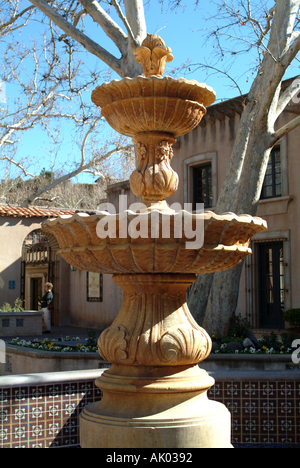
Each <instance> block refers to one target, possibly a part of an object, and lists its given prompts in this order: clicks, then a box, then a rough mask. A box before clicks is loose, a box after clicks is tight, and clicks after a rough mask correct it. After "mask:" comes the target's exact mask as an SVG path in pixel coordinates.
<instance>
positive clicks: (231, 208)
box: [188, 55, 282, 336]
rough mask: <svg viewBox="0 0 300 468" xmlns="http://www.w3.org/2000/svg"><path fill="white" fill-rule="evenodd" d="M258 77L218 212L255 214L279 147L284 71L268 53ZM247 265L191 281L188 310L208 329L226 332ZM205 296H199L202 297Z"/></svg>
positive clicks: (241, 125)
mask: <svg viewBox="0 0 300 468" xmlns="http://www.w3.org/2000/svg"><path fill="white" fill-rule="evenodd" d="M261 70H264V71H262V72H261V73H260V74H258V75H257V77H256V79H255V81H254V83H253V85H252V88H251V91H250V93H249V95H248V100H247V101H246V105H245V108H244V111H243V114H242V117H241V121H240V125H239V128H238V131H237V135H236V139H235V144H234V147H233V152H232V156H231V159H230V163H229V166H228V170H227V174H226V177H225V181H224V183H223V186H222V190H221V193H220V197H219V200H218V203H217V206H216V210H215V211H216V213H218V214H222V213H224V212H234V213H235V214H237V215H240V214H250V215H252V216H255V214H256V211H257V205H258V202H259V198H260V193H261V188H262V184H263V180H264V175H265V172H266V167H267V164H268V160H269V155H270V152H271V149H272V146H273V145H274V138H273V135H274V124H275V121H276V118H275V109H276V108H277V103H278V98H279V92H280V85H281V80H282V71H281V70H280V67H279V66H278V64H276V62H275V61H274V60H273V59H272V57H271V55H267V56H266V57H265V59H264V63H263V64H262V67H261ZM242 266H243V264H241V265H239V266H238V267H235V268H233V269H230V270H228V271H223V272H218V273H215V274H214V275H199V276H198V278H197V280H196V282H195V283H194V284H193V285H192V287H191V289H190V292H189V296H188V304H189V308H190V310H191V312H192V314H193V316H194V318H195V319H196V321H197V322H198V323H199V324H200V325H202V326H203V327H204V328H205V329H206V330H207V331H208V333H210V334H211V335H216V336H226V334H227V332H228V328H229V325H230V320H231V318H232V316H233V315H234V314H235V311H236V307H237V302H238V294H239V283H240V277H241V272H242ZM199 298H200V300H199Z"/></svg>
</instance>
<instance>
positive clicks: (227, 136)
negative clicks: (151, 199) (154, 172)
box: [168, 97, 300, 329]
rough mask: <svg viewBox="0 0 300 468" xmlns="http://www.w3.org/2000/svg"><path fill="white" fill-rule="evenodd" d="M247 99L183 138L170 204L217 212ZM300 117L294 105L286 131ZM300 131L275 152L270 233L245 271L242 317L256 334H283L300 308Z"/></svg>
mask: <svg viewBox="0 0 300 468" xmlns="http://www.w3.org/2000/svg"><path fill="white" fill-rule="evenodd" d="M242 99H243V97H238V98H236V99H231V100H229V101H225V102H222V103H220V104H217V105H214V106H211V107H209V108H208V109H207V110H208V112H207V115H206V116H205V117H204V118H203V120H202V122H201V123H200V125H199V126H198V127H197V128H195V129H194V130H193V131H192V132H190V133H188V134H187V135H184V136H182V137H180V138H178V139H177V143H176V144H175V145H174V157H173V159H172V167H173V169H174V170H175V171H176V172H177V173H178V174H179V179H180V182H179V189H178V191H177V193H176V194H174V195H173V196H172V197H170V198H169V199H168V203H170V204H172V203H174V202H179V203H181V204H184V203H192V204H193V206H195V204H196V203H197V202H198V203H204V205H205V209H207V210H212V211H213V210H214V207H215V205H216V203H217V199H218V196H219V194H220V191H221V187H222V184H223V181H224V178H225V174H226V170H227V166H228V164H229V160H230V156H231V152H232V148H233V144H234V140H235V135H236V131H237V128H238V125H239V121H240V116H241V114H242V111H243V105H242ZM295 114H298V115H299V114H300V106H299V105H290V106H288V107H287V108H286V110H285V111H284V113H283V114H282V115H281V117H280V119H279V121H278V124H279V125H280V127H281V126H282V125H284V124H286V123H287V122H289V121H290V120H292V118H294V117H295ZM299 148H300V130H299V128H297V129H295V130H294V131H292V132H290V133H289V134H288V135H286V136H285V137H283V138H282V140H281V141H279V142H278V144H277V145H276V147H275V148H274V149H273V150H272V153H271V156H270V159H269V165H268V168H267V172H266V176H265V181H264V186H263V189H262V194H261V199H260V202H259V206H258V211H257V216H259V217H262V218H263V219H265V220H266V221H267V223H268V230H267V231H265V232H263V233H261V234H257V235H255V236H254V238H253V242H252V246H251V247H252V250H253V255H251V256H249V257H248V258H247V259H246V261H245V265H244V268H243V273H242V277H241V283H240V292H239V302H238V308H237V314H241V315H242V316H243V317H247V319H248V320H249V322H250V323H251V326H252V328H253V329H283V328H285V323H284V320H283V311H284V310H287V309H289V308H299V307H300V288H299V284H300V270H299V264H300V249H299V235H300V231H299V229H300V211H299V210H300V205H299V201H300V183H299V174H300V158H299V152H300V150H299Z"/></svg>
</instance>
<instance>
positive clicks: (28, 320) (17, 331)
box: [0, 310, 43, 337]
mask: <svg viewBox="0 0 300 468" xmlns="http://www.w3.org/2000/svg"><path fill="white" fill-rule="evenodd" d="M42 318H43V312H42V311H40V312H36V311H30V310H29V311H25V312H0V337H1V336H28V335H41V334H42V332H43V325H42Z"/></svg>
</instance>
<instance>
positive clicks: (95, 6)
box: [80, 0, 127, 55]
mask: <svg viewBox="0 0 300 468" xmlns="http://www.w3.org/2000/svg"><path fill="white" fill-rule="evenodd" d="M80 3H81V5H82V6H83V7H84V8H85V10H86V11H87V12H88V13H89V14H90V15H91V17H92V18H93V20H94V21H96V23H98V24H99V25H100V26H101V28H102V29H103V31H104V32H105V34H106V35H107V36H108V37H109V38H110V39H111V40H112V41H113V42H114V43H115V44H116V46H117V47H118V49H119V50H120V52H121V54H122V55H125V53H126V42H127V36H126V34H125V33H124V31H122V29H121V28H120V27H119V26H118V25H117V23H115V22H114V21H113V20H112V18H111V17H110V16H109V15H108V14H107V13H106V11H105V10H104V9H103V8H102V7H101V6H100V5H99V3H98V2H97V1H96V0H80Z"/></svg>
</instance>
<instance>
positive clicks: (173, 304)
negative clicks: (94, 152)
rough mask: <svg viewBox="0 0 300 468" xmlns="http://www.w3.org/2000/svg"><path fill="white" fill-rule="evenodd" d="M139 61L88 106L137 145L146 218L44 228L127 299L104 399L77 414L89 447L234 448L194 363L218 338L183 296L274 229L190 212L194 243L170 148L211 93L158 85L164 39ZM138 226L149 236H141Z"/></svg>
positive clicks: (107, 335) (105, 346)
mask: <svg viewBox="0 0 300 468" xmlns="http://www.w3.org/2000/svg"><path fill="white" fill-rule="evenodd" d="M135 54H136V58H137V60H138V62H140V63H142V65H143V72H144V76H138V77H137V78H133V79H131V78H124V79H122V80H121V81H117V80H115V81H112V82H111V83H105V84H103V85H102V86H100V87H99V88H97V89H96V90H95V91H94V92H93V93H92V100H93V102H94V103H95V104H96V105H97V106H99V107H101V109H102V115H103V116H104V117H105V118H106V120H107V122H108V123H109V124H110V125H111V126H112V127H113V128H114V129H115V130H117V131H118V132H120V133H122V134H123V135H127V136H130V137H132V138H133V142H134V144H135V148H136V156H137V159H138V165H137V169H136V170H135V171H134V172H133V174H132V175H131V177H130V184H131V189H132V191H133V192H134V193H135V194H136V195H137V196H138V197H140V198H141V199H142V203H143V206H144V209H140V210H139V211H130V210H127V211H126V212H124V213H120V214H118V215H113V214H109V213H107V212H101V213H100V214H97V215H93V216H88V215H85V214H76V215H74V216H72V217H70V216H62V217H61V218H57V219H55V220H48V221H47V222H46V223H45V224H44V231H45V232H50V233H52V234H53V235H54V236H55V237H56V238H57V240H58V242H59V246H60V250H59V251H58V252H59V254H60V255H61V256H62V257H63V258H64V259H65V260H66V261H67V262H68V263H70V264H72V265H73V266H75V267H77V268H80V269H82V270H87V271H93V272H99V273H109V274H113V275H114V276H113V280H114V281H115V282H116V283H117V284H118V285H119V286H120V287H121V288H122V291H123V304H122V307H121V310H120V312H119V315H118V316H117V318H116V320H115V321H114V322H113V324H112V325H111V326H110V327H109V328H108V329H107V330H105V331H104V332H103V333H102V334H101V335H100V338H99V341H98V347H99V352H100V354H101V356H102V357H103V358H105V359H106V360H107V361H109V362H111V363H112V366H111V368H110V369H109V370H107V371H105V372H104V373H103V374H102V376H101V377H100V378H99V379H97V380H96V385H97V386H98V387H99V388H100V389H101V390H102V391H103V399H102V400H101V402H97V403H94V404H91V405H89V406H86V407H85V408H84V410H83V412H82V413H81V421H80V425H81V429H80V431H81V446H82V447H83V448H96V447H102V448H121V447H123V448H191V447H196V448H210V447H211V448H216V447H220V448H221V447H223V448H224V447H231V441H230V432H231V431H230V414H229V412H228V410H227V409H226V408H225V407H224V406H223V405H221V404H220V403H217V402H215V401H210V400H209V399H208V397H207V391H208V389H210V388H211V387H212V386H213V385H214V379H213V378H212V377H210V376H209V375H208V374H207V373H206V372H205V371H204V370H201V369H200V368H199V366H198V363H199V362H201V361H203V360H204V359H205V358H206V357H207V356H208V355H209V354H210V352H211V340H210V337H209V336H208V334H207V333H206V332H205V330H203V329H202V328H200V327H199V326H198V324H197V323H196V322H195V321H194V319H193V317H192V316H191V314H190V311H189V309H188V307H187V304H186V290H187V288H188V287H189V286H190V285H191V284H192V283H193V282H194V281H195V279H196V274H203V273H211V272H216V271H220V270H225V269H228V268H232V267H234V266H235V265H238V264H239V263H240V262H241V261H242V260H243V259H244V258H245V257H246V256H247V255H249V254H250V253H251V250H250V249H249V243H250V240H251V238H252V236H253V235H254V234H255V233H257V232H261V231H263V230H265V229H266V223H265V222H264V221H263V220H261V219H259V218H255V217H251V216H248V215H241V216H236V215H235V214H233V213H225V214H223V215H222V216H219V215H217V214H214V213H213V212H205V213H200V214H190V215H189V217H188V219H189V222H190V223H191V226H192V231H193V232H196V231H197V227H199V226H201V228H202V230H203V232H204V242H202V243H201V245H199V246H197V243H196V242H194V244H193V240H195V239H191V237H190V236H189V238H187V235H186V232H185V229H184V226H185V222H184V220H183V218H184V217H185V216H188V215H187V212H186V211H184V210H183V211H179V212H178V211H176V212H175V211H173V210H171V209H170V208H169V207H168V205H167V203H166V201H165V198H166V197H168V196H170V195H172V194H174V193H175V191H176V190H177V186H178V176H177V174H176V173H175V172H174V171H173V170H172V168H171V165H170V162H171V159H172V157H173V151H172V145H173V144H174V143H175V141H176V140H175V138H176V137H178V136H180V135H184V134H185V133H188V132H189V131H191V130H192V129H193V128H195V127H196V126H197V125H198V124H199V122H200V120H201V119H202V117H203V116H204V115H205V113H206V107H207V106H209V105H211V104H212V103H213V102H214V101H215V93H214V91H213V90H212V88H210V87H208V86H206V85H205V84H200V83H198V82H196V81H187V80H185V79H183V78H180V79H173V78H171V77H169V76H166V77H162V74H163V71H164V65H165V63H166V62H168V61H171V60H172V58H173V56H172V54H171V49H170V48H168V47H166V46H165V44H164V42H163V41H162V40H161V39H160V38H159V37H158V36H150V35H148V36H147V38H146V39H145V41H144V43H143V45H142V47H139V48H138V49H136V51H135ZM199 221H201V223H200V224H199ZM138 224H139V225H143V226H144V227H145V226H146V229H144V232H143V235H141V236H136V235H134V236H133V235H132V232H133V230H132V226H133V225H134V226H135V227H137V225H138ZM104 226H106V227H105V228H104ZM166 226H168V235H167V236H166V235H165V233H166ZM178 230H179V231H180V232H179V231H178ZM178 232H179V234H180V235H179V234H178ZM101 233H102V235H101ZM103 233H106V234H105V235H103ZM154 233H155V235H154ZM195 237H197V236H196V234H195ZM188 241H189V243H188Z"/></svg>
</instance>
